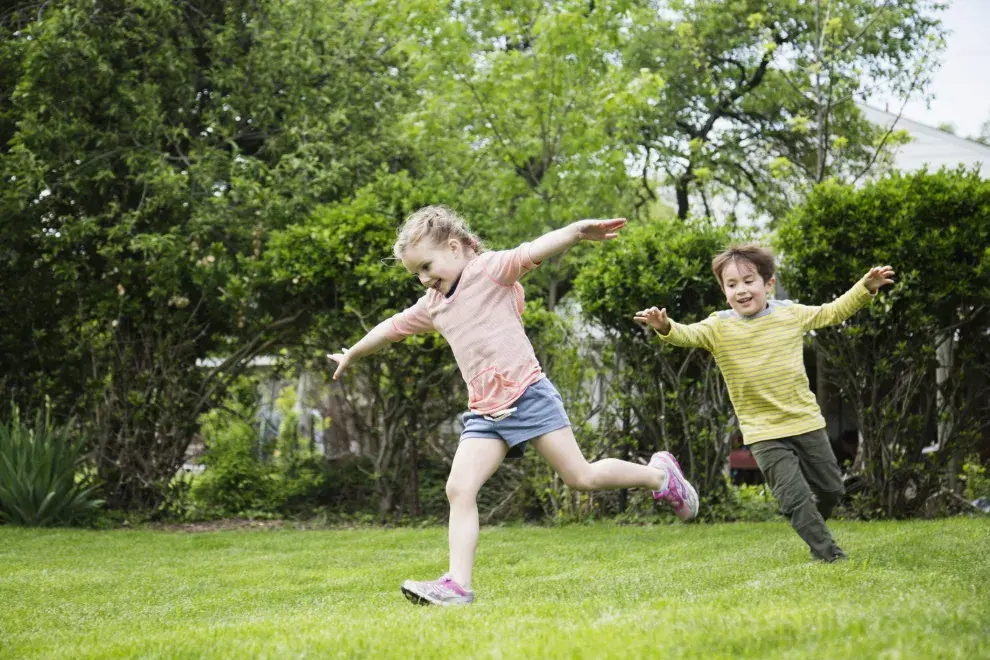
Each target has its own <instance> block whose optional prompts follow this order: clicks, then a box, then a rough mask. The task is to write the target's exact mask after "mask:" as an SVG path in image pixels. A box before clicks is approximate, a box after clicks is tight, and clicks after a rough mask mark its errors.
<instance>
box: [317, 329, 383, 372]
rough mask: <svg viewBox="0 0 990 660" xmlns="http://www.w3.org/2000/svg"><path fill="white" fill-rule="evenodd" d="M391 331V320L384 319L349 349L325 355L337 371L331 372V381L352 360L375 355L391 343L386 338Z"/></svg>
mask: <svg viewBox="0 0 990 660" xmlns="http://www.w3.org/2000/svg"><path fill="white" fill-rule="evenodd" d="M391 329H392V319H385V320H384V321H382V322H381V323H379V324H378V325H376V326H375V327H374V328H372V329H371V331H370V332H369V333H368V334H366V335H365V336H364V337H362V338H361V340H360V341H358V343H356V344H354V345H353V346H351V347H350V348H349V349H348V348H344V349H341V352H340V353H327V358H328V359H329V360H331V361H333V362H336V363H337V370H336V371H334V372H333V379H334V380H337V379H338V378H340V374H342V373H344V369H346V368H347V367H348V365H349V364H350V363H351V362H353V361H354V360H356V359H358V358H361V357H364V356H365V355H371V354H372V353H377V352H378V351H380V350H382V349H383V348H385V347H386V346H388V345H389V344H390V343H392V342H391V341H390V340H389V338H388V332H389V331H390V330H391Z"/></svg>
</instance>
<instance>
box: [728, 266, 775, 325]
mask: <svg viewBox="0 0 990 660" xmlns="http://www.w3.org/2000/svg"><path fill="white" fill-rule="evenodd" d="M774 281H775V280H774V278H773V277H771V278H770V279H769V280H766V281H764V280H763V277H761V276H760V274H759V272H757V270H756V266H755V265H754V264H753V263H752V262H749V261H746V260H745V259H732V260H731V261H729V263H727V264H726V265H725V269H724V270H723V271H722V292H723V293H725V299H726V300H727V301H729V306H730V307H732V309H733V310H735V311H736V312H737V313H738V314H739V315H740V316H752V315H753V314H756V313H758V312H762V311H763V310H764V309H765V308H766V306H767V296H768V295H770V292H771V291H772V290H773V285H774Z"/></svg>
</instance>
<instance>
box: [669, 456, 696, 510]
mask: <svg viewBox="0 0 990 660" xmlns="http://www.w3.org/2000/svg"><path fill="white" fill-rule="evenodd" d="M660 453H661V454H662V455H663V456H664V457H665V458H666V459H667V460H669V461H670V462H671V463H673V466H674V468H676V469H677V474H678V476H679V477H680V480H681V481H682V482H683V483H684V485H685V486H686V487H687V491H688V501H687V502H685V504H687V505H688V512H689V513H690V512H691V504H690V501H691V499H692V498H693V499H694V503H695V506H694V509H695V510H694V513H691V516H690V517H688V518H681V517H680V516H677V517H678V518H681V520H683V521H685V522H687V521H688V520H694V519H695V518H697V517H698V510H699V509H700V508H701V502H700V501H699V500H698V491H696V490H695V489H694V486H692V485H691V482H690V481H688V480H687V478H686V477H685V476H684V470H682V469H681V464H680V463H678V462H677V459H676V458H674V455H673V454H671V453H670V452H669V451H665V452H660Z"/></svg>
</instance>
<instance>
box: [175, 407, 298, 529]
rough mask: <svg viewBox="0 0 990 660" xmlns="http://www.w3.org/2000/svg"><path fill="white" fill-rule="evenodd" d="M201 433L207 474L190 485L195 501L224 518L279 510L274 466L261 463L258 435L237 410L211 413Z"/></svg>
mask: <svg viewBox="0 0 990 660" xmlns="http://www.w3.org/2000/svg"><path fill="white" fill-rule="evenodd" d="M200 432H201V434H202V436H203V443H204V445H205V448H206V450H205V454H204V456H203V464H204V465H205V466H206V471H205V472H204V473H203V474H202V476H201V477H200V478H199V479H197V480H196V483H195V485H194V486H193V489H192V498H193V500H194V501H195V502H197V503H198V504H200V505H203V507H204V508H206V509H211V508H212V509H216V510H219V512H220V513H221V514H225V515H238V514H244V513H247V512H257V511H268V512H271V511H274V510H278V509H280V508H281V506H282V504H283V500H282V499H281V497H280V493H279V490H280V489H279V488H278V484H277V478H276V475H275V470H274V466H273V465H271V464H270V463H265V462H262V461H261V460H260V458H259V447H258V446H257V432H256V430H255V428H254V427H253V426H252V425H251V424H250V423H249V422H247V421H245V416H244V415H242V414H240V411H237V410H235V411H234V412H233V413H230V412H227V411H222V410H212V411H210V412H209V413H207V414H206V415H204V416H203V418H202V426H201V431H200Z"/></svg>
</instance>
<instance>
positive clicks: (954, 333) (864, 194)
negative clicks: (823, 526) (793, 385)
mask: <svg viewBox="0 0 990 660" xmlns="http://www.w3.org/2000/svg"><path fill="white" fill-rule="evenodd" d="M988 239H990V185H988V184H987V182H986V181H983V180H982V179H981V178H980V176H979V174H978V173H976V172H964V171H956V172H947V171H942V172H939V173H936V174H931V173H928V172H918V173H915V174H910V175H901V174H894V175H891V176H890V177H887V178H884V179H881V180H879V181H876V182H874V183H872V184H869V185H867V186H865V187H863V188H853V187H851V186H848V185H840V184H837V183H834V182H829V183H825V184H823V185H821V186H819V187H818V188H816V189H815V191H814V192H813V193H812V195H811V196H810V197H809V199H808V201H807V202H806V203H805V204H803V205H802V206H801V207H799V208H797V209H795V211H794V212H793V213H792V214H791V215H790V216H789V217H788V218H787V219H786V220H784V221H783V222H782V223H781V225H780V227H779V230H778V245H779V246H780V247H781V248H782V250H783V253H784V255H785V257H784V259H783V264H782V266H783V267H782V274H781V280H782V281H783V282H784V283H785V285H786V286H787V288H788V290H789V291H790V292H791V294H792V295H793V296H795V297H796V298H797V299H800V300H807V301H809V303H811V304H820V303H822V302H826V301H828V300H830V299H832V298H833V296H836V295H838V294H840V293H842V292H843V291H844V290H846V289H848V287H849V286H851V284H852V283H853V282H855V281H856V280H857V279H859V277H861V276H862V275H863V273H865V272H866V271H867V270H868V269H869V268H870V267H871V266H873V265H877V264H881V263H883V264H892V265H893V266H894V268H895V270H896V271H897V277H898V283H897V284H895V285H894V287H893V288H892V289H891V290H889V291H886V292H884V293H881V294H880V297H879V299H878V300H877V301H876V302H875V303H874V304H872V305H871V306H869V307H868V308H867V309H866V310H864V311H861V312H859V313H858V314H857V315H855V316H854V317H852V318H851V319H850V320H849V321H847V322H846V323H845V324H843V325H842V326H839V327H834V328H830V329H827V330H824V331H819V332H818V333H817V334H816V335H815V338H814V341H815V345H816V348H817V349H818V350H820V351H822V352H823V353H824V354H825V355H826V356H827V358H828V362H829V366H830V369H829V371H828V375H829V377H830V379H831V380H832V382H833V383H834V384H835V385H836V386H837V387H838V388H840V390H841V391H842V393H843V395H844V396H845V397H846V398H847V399H848V400H849V401H850V402H851V404H852V406H853V408H854V409H855V412H856V417H857V422H858V426H859V431H860V434H861V438H862V439H861V443H860V453H859V456H858V457H857V460H856V464H855V465H854V470H855V471H856V472H857V473H858V474H859V475H860V476H861V478H862V480H863V484H864V487H865V493H864V495H865V499H866V500H867V502H868V503H869V505H870V510H873V511H878V512H880V513H883V514H886V515H902V514H905V513H911V512H914V511H917V510H918V509H919V508H920V507H921V505H923V504H924V503H925V500H926V499H927V497H928V496H929V495H931V494H932V493H936V492H938V490H939V488H940V487H941V485H942V481H941V477H942V472H941V471H939V470H932V469H931V465H930V463H929V461H931V462H933V463H934V464H935V466H938V467H942V468H946V467H947V466H948V465H950V464H951V462H952V460H953V458H956V457H961V456H964V455H965V454H966V453H967V452H968V451H970V450H971V449H972V446H973V443H974V442H975V441H976V440H978V439H979V438H980V437H981V436H982V435H983V434H985V433H986V432H987V430H988V428H990V408H988V407H987V401H990V389H988V385H990V343H988V339H987V338H988V336H990V335H988V329H990V307H988V306H987V302H986V301H987V295H988V294H990V252H988V251H987V250H986V248H985V246H986V245H987V244H988V242H990V241H988ZM936 264H938V265H939V266H938V267H934V266H935V265H936ZM926 447H935V448H937V451H935V452H934V453H931V454H929V453H926V452H927V451H930V450H926V449H925V448H926Z"/></svg>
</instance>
